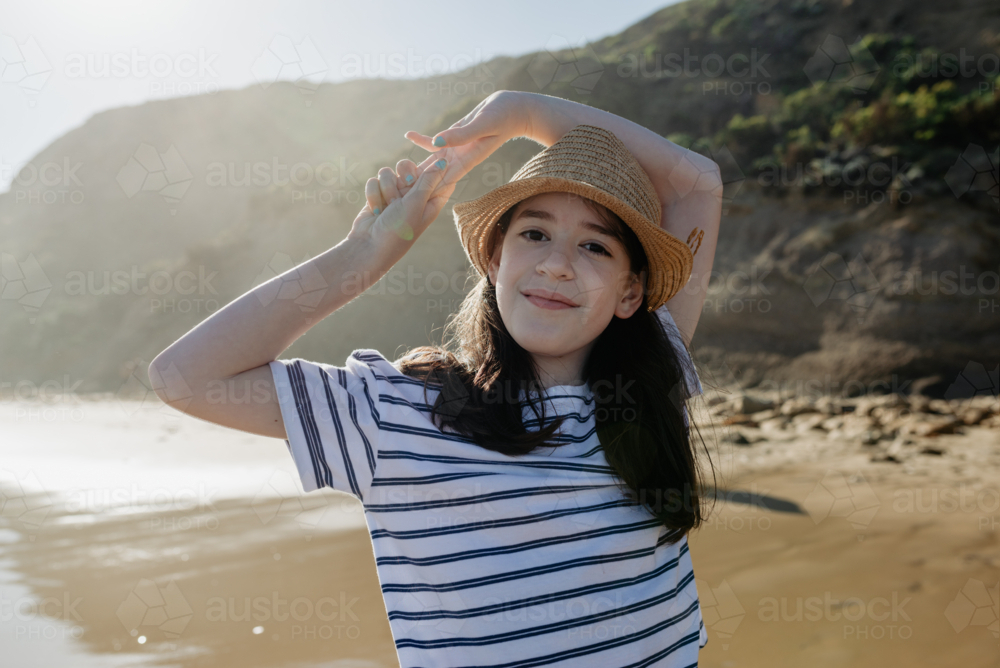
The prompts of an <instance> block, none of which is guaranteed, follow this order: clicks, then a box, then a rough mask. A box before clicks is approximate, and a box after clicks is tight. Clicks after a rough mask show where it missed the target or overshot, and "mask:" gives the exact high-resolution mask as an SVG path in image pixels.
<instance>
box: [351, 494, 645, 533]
mask: <svg viewBox="0 0 1000 668" xmlns="http://www.w3.org/2000/svg"><path fill="white" fill-rule="evenodd" d="M634 505H635V504H634V503H632V501H630V500H628V499H622V500H619V501H608V502H606V503H600V504H597V505H594V506H581V507H579V508H563V509H560V510H550V511H549V512H545V513H539V514H537V515H525V516H521V517H506V518H500V519H492V518H490V519H488V520H482V521H481V522H469V523H468V524H459V525H457V526H451V527H438V528H435V529H413V530H410V531H390V530H388V529H376V530H375V531H372V532H371V537H372V540H375V539H378V538H394V539H396V540H411V539H414V538H428V537H432V536H445V535H448V534H453V533H463V532H466V531H482V530H485V529H501V528H503V527H509V526H517V525H519V524H535V523H537V522H547V521H549V520H552V519H556V518H559V517H565V516H567V515H577V514H580V513H592V512H597V511H600V510H608V509H611V508H617V507H625V506H634Z"/></svg>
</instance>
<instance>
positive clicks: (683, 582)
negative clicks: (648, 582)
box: [396, 572, 698, 649]
mask: <svg viewBox="0 0 1000 668" xmlns="http://www.w3.org/2000/svg"><path fill="white" fill-rule="evenodd" d="M692 582H694V573H693V572H692V573H688V574H687V575H685V576H684V577H683V578H681V579H680V580H678V582H677V586H676V587H674V588H673V589H668V590H667V591H665V592H662V593H660V594H657V595H656V596H653V597H651V598H647V599H644V600H642V601H637V602H635V603H633V604H631V605H626V606H623V607H621V608H611V609H610V610H604V611H602V612H596V613H594V614H591V615H583V616H581V617H575V618H573V619H566V620H562V621H558V622H553V623H551V624H541V625H538V626H529V627H527V628H520V629H517V630H514V631H508V632H506V633H495V634H493V635H489V636H479V637H474V638H473V637H464V638H436V639H434V640H410V639H408V638H402V639H400V640H399V641H397V643H396V647H419V648H421V649H441V648H443V647H478V646H483V645H495V644H497V643H502V642H510V641H512V640H521V639H523V638H532V637H534V636H540V635H545V634H546V633H553V632H555V631H565V630H567V629H572V628H575V627H577V626H587V625H590V624H594V623H597V622H603V621H605V620H608V619H614V618H615V617H621V616H622V615H628V614H632V613H634V612H641V611H643V610H646V609H647V608H652V607H653V606H655V605H659V604H661V603H665V602H667V601H670V600H673V599H675V598H677V594H678V593H680V592H681V591H682V590H683V589H684V588H685V587H686V586H687V585H688V584H690V583H692ZM692 607H693V608H697V607H698V602H697V601H695V602H693V603H692V604H691V605H690V606H688V608H687V609H686V610H685V611H684V612H682V613H680V614H679V615H677V616H675V617H674V618H673V619H679V618H681V617H686V616H688V615H689V614H691V611H692ZM668 619H670V618H668ZM661 623H662V622H661ZM630 635H631V634H630ZM626 637H627V636H626Z"/></svg>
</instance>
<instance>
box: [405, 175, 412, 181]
mask: <svg viewBox="0 0 1000 668" xmlns="http://www.w3.org/2000/svg"><path fill="white" fill-rule="evenodd" d="M412 180H413V174H407V175H406V182H407V183H409V182H410V181H412Z"/></svg>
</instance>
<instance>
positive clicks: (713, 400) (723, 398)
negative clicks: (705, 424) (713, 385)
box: [705, 392, 729, 406]
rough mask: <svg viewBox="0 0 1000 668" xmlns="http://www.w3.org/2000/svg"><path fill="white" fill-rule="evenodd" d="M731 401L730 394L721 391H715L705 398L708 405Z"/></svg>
mask: <svg viewBox="0 0 1000 668" xmlns="http://www.w3.org/2000/svg"><path fill="white" fill-rule="evenodd" d="M727 401H729V397H728V395H725V394H722V393H721V392H714V393H713V394H711V395H710V396H708V397H707V398H706V399H705V404H706V405H708V406H718V405H719V404H722V403H725V402H727Z"/></svg>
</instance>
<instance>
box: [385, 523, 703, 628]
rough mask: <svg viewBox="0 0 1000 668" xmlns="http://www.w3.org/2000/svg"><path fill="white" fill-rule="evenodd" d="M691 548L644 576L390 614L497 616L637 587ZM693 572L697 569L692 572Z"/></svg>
mask: <svg viewBox="0 0 1000 668" xmlns="http://www.w3.org/2000/svg"><path fill="white" fill-rule="evenodd" d="M688 551H689V548H688V546H687V542H685V543H684V545H682V546H681V549H680V550H679V551H678V553H677V556H676V557H674V558H673V559H671V560H669V561H667V562H665V563H663V564H661V565H659V566H657V567H656V568H654V569H653V570H651V571H649V572H647V573H643V574H642V575H637V576H635V577H631V578H621V579H619V580H612V581H610V582H602V583H598V584H594V585H586V586H583V587H576V588H574V589H564V590H562V591H556V592H552V593H549V594H542V595H540V596H532V597H529V598H522V599H520V600H517V601H510V602H508V603H498V604H497V605H485V606H481V607H478V608H468V609H466V610H429V611H426V612H406V611H404V610H393V611H392V612H390V613H389V619H409V620H415V621H421V620H429V619H465V618H468V617H482V616H483V615H495V614H499V613H502V612H508V611H510V610H517V609H519V608H527V607H531V606H534V605H542V604H545V603H556V602H558V601H563V600H565V599H568V598H576V597H578V596H585V595H588V594H596V593H599V592H603V591H611V590H614V589H624V588H626V587H633V586H635V585H637V584H642V583H643V582H647V581H649V580H652V579H654V578H658V577H661V576H662V575H664V574H665V573H667V572H668V571H672V570H673V569H675V568H676V567H677V564H679V563H680V560H681V557H683V556H684V555H685V554H687V553H688ZM691 573H692V574H693V573H694V571H691Z"/></svg>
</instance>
